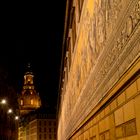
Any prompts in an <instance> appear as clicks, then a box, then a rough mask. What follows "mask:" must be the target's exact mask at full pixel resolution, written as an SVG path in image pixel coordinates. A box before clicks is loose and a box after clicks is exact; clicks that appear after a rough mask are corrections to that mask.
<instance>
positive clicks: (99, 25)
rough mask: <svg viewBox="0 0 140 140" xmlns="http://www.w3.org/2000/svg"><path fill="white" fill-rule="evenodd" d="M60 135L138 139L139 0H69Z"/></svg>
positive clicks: (82, 139) (64, 138)
mask: <svg viewBox="0 0 140 140" xmlns="http://www.w3.org/2000/svg"><path fill="white" fill-rule="evenodd" d="M65 13H66V15H65V27H64V37H63V49H62V65H61V77H60V88H59V107H58V109H59V114H58V131H57V139H58V140H117V139H127V140H128V139H133V140H140V0H67V2H66V12H65Z"/></svg>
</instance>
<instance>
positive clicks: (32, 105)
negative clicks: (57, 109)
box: [18, 64, 41, 116]
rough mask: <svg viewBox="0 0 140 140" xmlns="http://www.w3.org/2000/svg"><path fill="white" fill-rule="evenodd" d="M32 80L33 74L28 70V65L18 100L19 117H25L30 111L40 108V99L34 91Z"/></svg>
mask: <svg viewBox="0 0 140 140" xmlns="http://www.w3.org/2000/svg"><path fill="white" fill-rule="evenodd" d="M33 78H34V75H33V72H32V71H31V69H30V64H28V70H27V72H26V73H25V75H24V85H23V89H22V92H21V94H20V95H19V98H18V102H19V110H20V115H21V116H22V115H26V114H28V113H29V112H30V111H33V110H36V109H37V108H39V107H40V106H41V99H40V96H39V94H38V93H37V92H36V90H35V87H34V83H33Z"/></svg>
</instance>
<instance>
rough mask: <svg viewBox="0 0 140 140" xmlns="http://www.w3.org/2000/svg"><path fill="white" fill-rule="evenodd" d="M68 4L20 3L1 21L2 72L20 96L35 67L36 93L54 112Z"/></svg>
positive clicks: (63, 2)
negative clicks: (28, 66) (24, 83)
mask: <svg viewBox="0 0 140 140" xmlns="http://www.w3.org/2000/svg"><path fill="white" fill-rule="evenodd" d="M65 1H66V0H59V1H55V2H54V1H47V2H46V3H43V2H38V1H37V3H35V2H34V3H31V2H30V3H19V4H18V6H15V7H12V8H10V9H9V8H7V7H6V8H7V9H5V11H4V15H3V16H2V17H1V21H2V26H1V36H2V37H1V42H0V46H1V47H0V48H1V51H0V69H4V70H5V71H6V72H7V73H8V81H9V83H10V84H11V85H13V87H14V88H15V90H16V91H17V93H18V94H20V92H21V89H22V85H23V76H24V73H25V72H26V66H27V63H31V69H32V71H33V73H34V76H35V78H34V82H35V87H36V90H37V91H38V92H39V93H40V96H41V99H42V102H43V104H45V105H47V106H49V107H51V108H54V107H55V106H56V104H57V95H58V86H59V74H60V63H61V48H62V39H63V29H64V17H65ZM9 7H10V5H9Z"/></svg>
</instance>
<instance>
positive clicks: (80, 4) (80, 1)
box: [78, 0, 84, 20]
mask: <svg viewBox="0 0 140 140" xmlns="http://www.w3.org/2000/svg"><path fill="white" fill-rule="evenodd" d="M83 3H84V0H78V15H79V20H80V17H81V12H82V7H83Z"/></svg>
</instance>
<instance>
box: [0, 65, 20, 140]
mask: <svg viewBox="0 0 140 140" xmlns="http://www.w3.org/2000/svg"><path fill="white" fill-rule="evenodd" d="M4 100H5V102H4ZM9 109H11V112H8V110H9ZM18 114H19V113H18V103H17V94H16V92H15V90H14V88H13V87H12V86H11V85H9V83H8V73H6V70H5V69H2V68H1V69H0V139H1V140H16V139H17V130H18V129H17V128H18V121H17V120H15V116H16V115H18Z"/></svg>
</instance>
